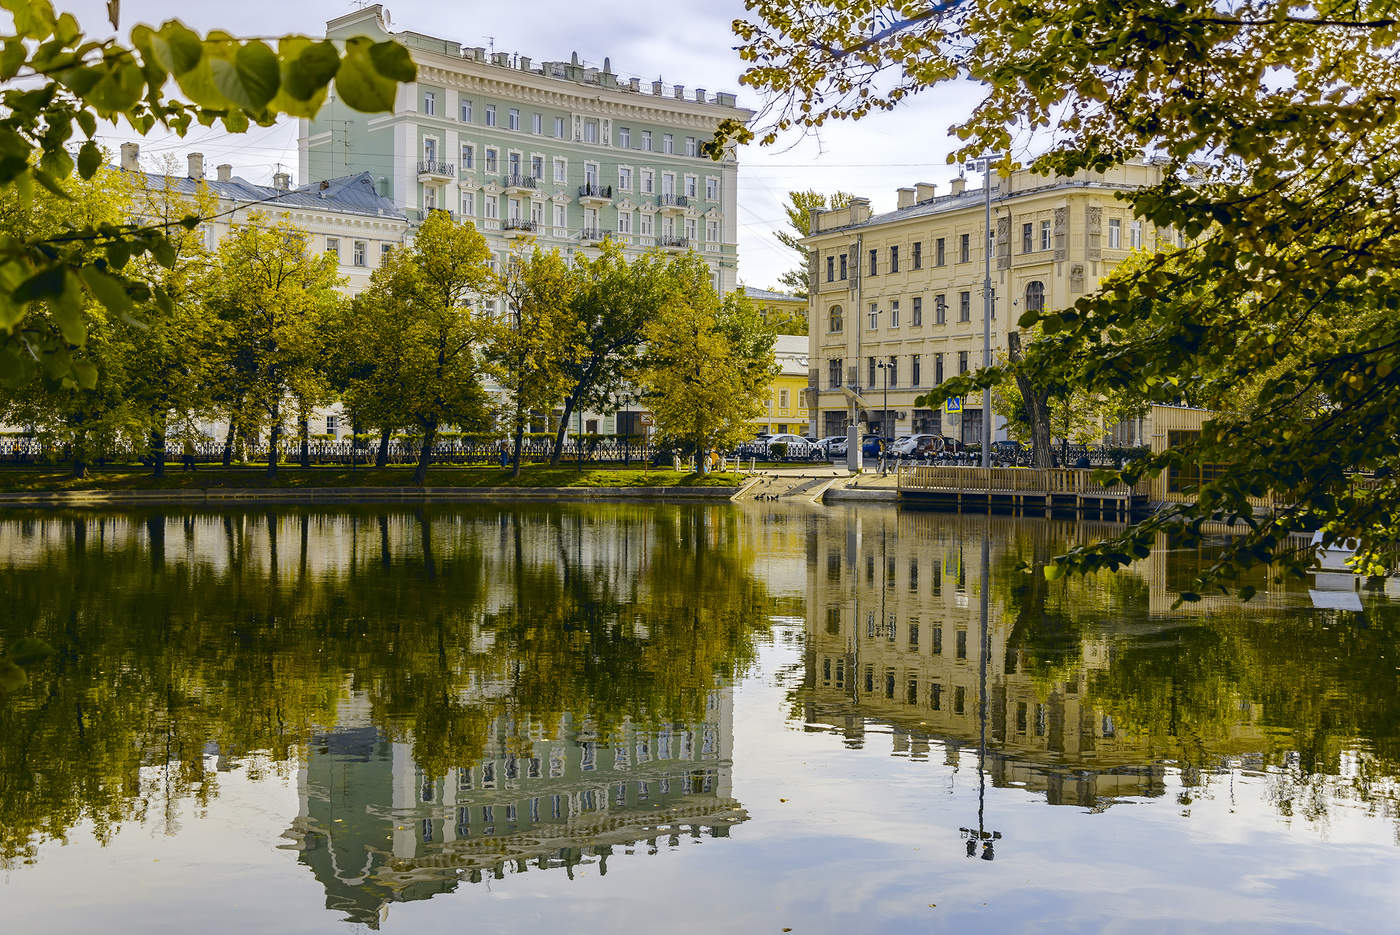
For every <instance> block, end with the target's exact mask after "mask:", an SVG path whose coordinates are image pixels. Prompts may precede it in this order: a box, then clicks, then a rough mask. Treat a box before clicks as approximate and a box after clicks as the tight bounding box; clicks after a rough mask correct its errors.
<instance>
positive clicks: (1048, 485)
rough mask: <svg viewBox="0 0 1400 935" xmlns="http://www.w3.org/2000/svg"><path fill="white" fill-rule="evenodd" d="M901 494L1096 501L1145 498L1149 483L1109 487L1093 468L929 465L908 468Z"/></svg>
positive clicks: (903, 474)
mask: <svg viewBox="0 0 1400 935" xmlns="http://www.w3.org/2000/svg"><path fill="white" fill-rule="evenodd" d="M897 482H898V487H899V489H900V490H908V491H912V492H917V491H930V492H942V491H947V492H949V493H977V494H987V493H992V494H1079V495H1086V496H1094V497H1129V496H1145V495H1146V494H1147V491H1148V482H1147V481H1146V480H1145V479H1144V480H1140V481H1138V482H1137V483H1136V484H1134V485H1133V486H1132V487H1129V486H1128V485H1126V484H1113V485H1105V484H1100V483H1098V482H1097V481H1095V480H1094V471H1093V469H1092V468H981V467H950V466H946V465H929V466H915V467H904V468H901V469H900V471H899V476H898V479H897Z"/></svg>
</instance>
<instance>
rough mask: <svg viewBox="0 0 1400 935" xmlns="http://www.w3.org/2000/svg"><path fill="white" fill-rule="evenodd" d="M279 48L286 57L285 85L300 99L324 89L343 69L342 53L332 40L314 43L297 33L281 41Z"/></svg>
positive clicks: (283, 72)
mask: <svg viewBox="0 0 1400 935" xmlns="http://www.w3.org/2000/svg"><path fill="white" fill-rule="evenodd" d="M279 51H280V52H281V53H282V57H283V60H284V65H283V68H282V87H283V89H284V90H285V91H286V92H287V94H288V95H289V96H291V97H292V98H293V99H295V100H298V101H309V100H311V99H312V98H313V97H315V96H316V94H317V93H318V92H321V91H324V90H325V89H326V85H328V84H330V82H331V79H332V78H334V77H335V73H336V72H337V71H339V70H340V53H339V52H338V51H336V48H335V45H334V44H332V43H330V42H316V43H312V42H310V41H309V40H307V39H303V38H301V37H299V36H298V37H295V38H290V39H284V40H282V43H281V45H280V46H279Z"/></svg>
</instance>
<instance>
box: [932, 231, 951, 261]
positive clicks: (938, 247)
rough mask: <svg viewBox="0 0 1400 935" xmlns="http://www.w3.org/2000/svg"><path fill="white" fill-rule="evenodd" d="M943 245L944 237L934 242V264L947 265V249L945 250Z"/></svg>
mask: <svg viewBox="0 0 1400 935" xmlns="http://www.w3.org/2000/svg"><path fill="white" fill-rule="evenodd" d="M943 247H944V243H943V238H942V237H939V238H938V240H936V241H934V244H933V260H934V263H933V265H934V266H946V265H947V260H948V257H947V251H946V250H944V249H943Z"/></svg>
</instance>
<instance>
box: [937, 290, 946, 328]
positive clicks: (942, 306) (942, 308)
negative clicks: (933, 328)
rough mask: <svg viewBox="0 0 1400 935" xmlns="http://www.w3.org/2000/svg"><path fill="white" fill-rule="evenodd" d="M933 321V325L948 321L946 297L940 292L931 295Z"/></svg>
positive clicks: (943, 323)
mask: <svg viewBox="0 0 1400 935" xmlns="http://www.w3.org/2000/svg"><path fill="white" fill-rule="evenodd" d="M933 323H934V324H935V325H946V324H947V323H948V298H947V297H946V296H944V295H943V294H942V293H939V294H938V295H936V296H934V297H933Z"/></svg>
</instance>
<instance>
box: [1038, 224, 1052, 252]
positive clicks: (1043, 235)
mask: <svg viewBox="0 0 1400 935" xmlns="http://www.w3.org/2000/svg"><path fill="white" fill-rule="evenodd" d="M1040 249H1042V250H1049V249H1050V222H1049V221H1041V222H1040Z"/></svg>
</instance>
